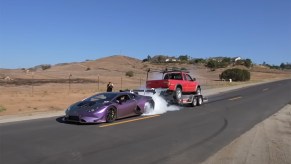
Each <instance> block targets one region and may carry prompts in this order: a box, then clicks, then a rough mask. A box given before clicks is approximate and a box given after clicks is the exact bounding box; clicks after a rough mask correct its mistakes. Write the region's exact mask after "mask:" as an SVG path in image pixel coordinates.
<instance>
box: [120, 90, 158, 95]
mask: <svg viewBox="0 0 291 164" xmlns="http://www.w3.org/2000/svg"><path fill="white" fill-rule="evenodd" d="M119 91H120V92H130V93H135V94H139V95H140V94H143V95H146V93H152V94H155V93H156V91H155V89H133V90H128V89H127V90H119Z"/></svg>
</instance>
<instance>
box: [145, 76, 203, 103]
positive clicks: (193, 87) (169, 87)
mask: <svg viewBox="0 0 291 164" xmlns="http://www.w3.org/2000/svg"><path fill="white" fill-rule="evenodd" d="M163 73H164V75H163V80H147V81H146V88H154V89H164V90H166V94H167V95H171V96H172V98H173V99H174V100H175V101H176V102H178V103H180V102H181V101H182V100H181V99H182V96H183V95H192V96H194V95H201V88H200V85H199V83H198V82H197V81H196V79H195V78H192V77H191V76H190V75H189V72H186V71H166V72H163ZM164 94H165V93H164ZM192 99H193V98H192ZM198 103H199V102H198ZM201 103H202V102H201ZM198 105H199V104H198Z"/></svg>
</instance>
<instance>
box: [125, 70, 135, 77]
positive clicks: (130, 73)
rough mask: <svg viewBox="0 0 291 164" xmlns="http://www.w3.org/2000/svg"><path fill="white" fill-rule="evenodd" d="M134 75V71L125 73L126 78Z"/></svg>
mask: <svg viewBox="0 0 291 164" xmlns="http://www.w3.org/2000/svg"><path fill="white" fill-rule="evenodd" d="M133 75H134V73H133V71H127V72H126V73H125V76H128V77H133Z"/></svg>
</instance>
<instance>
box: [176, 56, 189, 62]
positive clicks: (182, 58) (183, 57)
mask: <svg viewBox="0 0 291 164" xmlns="http://www.w3.org/2000/svg"><path fill="white" fill-rule="evenodd" d="M178 59H180V60H181V61H188V55H180V56H179V57H178Z"/></svg>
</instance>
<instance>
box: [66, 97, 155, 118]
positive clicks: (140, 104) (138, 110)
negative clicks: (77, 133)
mask: <svg viewBox="0 0 291 164" xmlns="http://www.w3.org/2000/svg"><path fill="white" fill-rule="evenodd" d="M151 107H154V101H153V100H152V98H151V97H150V96H142V95H138V94H135V93H130V92H105V93H99V94H96V95H93V96H91V97H89V98H86V99H84V100H82V101H80V102H77V103H75V104H73V105H71V106H70V107H69V108H68V109H67V110H66V115H65V117H64V119H65V121H70V122H79V123H98V122H113V121H114V120H116V119H119V118H124V117H129V116H134V115H141V114H143V113H144V112H145V111H146V110H147V108H151Z"/></svg>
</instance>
